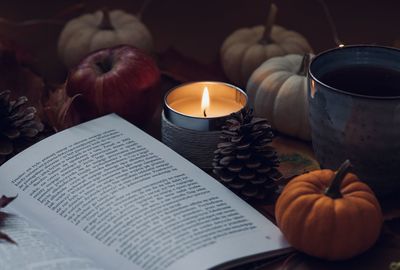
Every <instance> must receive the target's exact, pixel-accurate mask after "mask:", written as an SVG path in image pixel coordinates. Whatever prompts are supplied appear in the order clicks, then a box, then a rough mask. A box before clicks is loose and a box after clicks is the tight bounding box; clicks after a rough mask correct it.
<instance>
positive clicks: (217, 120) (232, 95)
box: [164, 82, 247, 131]
mask: <svg viewBox="0 0 400 270" xmlns="http://www.w3.org/2000/svg"><path fill="white" fill-rule="evenodd" d="M246 104H247V96H246V94H245V93H244V92H243V91H242V90H241V89H239V88H237V87H235V86H233V85H230V84H227V83H223V82H194V83H188V84H183V85H180V86H178V87H176V88H174V89H172V90H171V91H169V92H168V93H167V94H166V96H165V102H164V113H165V116H166V118H167V119H168V120H169V121H171V122H172V123H174V124H176V125H178V126H180V127H184V128H188V129H193V130H200V131H210V130H217V129H219V128H220V126H221V124H222V123H223V122H224V121H225V120H226V118H227V117H228V116H229V115H230V114H231V113H234V112H238V111H240V110H241V109H243V108H244V107H245V106H246Z"/></svg>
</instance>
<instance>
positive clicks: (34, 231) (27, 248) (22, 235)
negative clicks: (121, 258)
mask: <svg viewBox="0 0 400 270" xmlns="http://www.w3.org/2000/svg"><path fill="white" fill-rule="evenodd" d="M8 208H9V207H8ZM1 215H2V217H5V220H4V224H2V227H1V231H2V232H4V233H6V234H7V235H8V236H10V237H11V238H12V239H13V240H14V241H15V242H16V243H17V244H11V243H7V242H1V244H0V268H1V269H2V270H15V269H18V270H75V269H79V270H100V269H101V268H98V267H96V266H95V263H94V262H93V261H91V260H89V259H88V258H84V257H81V256H78V255H77V254H74V252H73V251H71V250H70V249H69V248H68V247H67V246H66V245H65V244H64V243H63V242H62V241H61V240H59V239H57V238H55V237H54V236H52V235H51V234H49V233H48V232H46V231H44V230H43V229H40V228H39V227H37V226H35V225H34V224H32V223H31V222H29V221H28V220H26V219H24V218H22V217H19V216H17V215H15V214H13V213H10V212H8V213H1Z"/></svg>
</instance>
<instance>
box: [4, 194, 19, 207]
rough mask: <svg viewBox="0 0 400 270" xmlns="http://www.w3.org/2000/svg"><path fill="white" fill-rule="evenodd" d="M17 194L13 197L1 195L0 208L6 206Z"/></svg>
mask: <svg viewBox="0 0 400 270" xmlns="http://www.w3.org/2000/svg"><path fill="white" fill-rule="evenodd" d="M15 198H17V196H15V197H7V196H4V195H3V196H1V198H0V208H3V207H6V206H7V205H8V204H9V203H10V202H12V201H13V200H14V199H15Z"/></svg>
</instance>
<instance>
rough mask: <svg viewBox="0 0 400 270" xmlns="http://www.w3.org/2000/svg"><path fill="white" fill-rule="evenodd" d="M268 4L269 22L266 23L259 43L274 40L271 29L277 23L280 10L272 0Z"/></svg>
mask: <svg viewBox="0 0 400 270" xmlns="http://www.w3.org/2000/svg"><path fill="white" fill-rule="evenodd" d="M268 6H269V11H268V17H267V22H266V23H265V28H264V32H263V35H262V37H261V39H260V41H259V43H261V44H268V43H270V42H272V38H271V31H272V27H273V26H274V23H275V19H276V13H277V12H278V7H277V6H276V5H275V4H274V3H272V0H270V1H269V5H268Z"/></svg>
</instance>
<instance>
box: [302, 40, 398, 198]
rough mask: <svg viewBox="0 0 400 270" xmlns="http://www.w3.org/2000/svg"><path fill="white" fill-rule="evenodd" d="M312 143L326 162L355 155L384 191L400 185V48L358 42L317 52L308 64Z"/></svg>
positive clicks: (359, 167)
mask: <svg viewBox="0 0 400 270" xmlns="http://www.w3.org/2000/svg"><path fill="white" fill-rule="evenodd" d="M308 75H309V79H308V83H309V89H308V101H309V106H310V125H311V135H312V144H313V149H314V151H315V154H316V157H317V160H318V161H319V162H320V164H321V167H323V168H330V169H337V168H338V167H339V165H340V164H341V163H342V162H343V161H344V160H346V159H350V161H351V163H352V164H353V166H354V172H355V173H356V174H357V175H358V176H359V178H360V179H361V180H363V181H364V182H366V183H367V184H368V185H369V186H370V187H371V188H372V189H373V190H374V192H375V193H376V194H377V195H378V196H380V197H382V196H385V195H387V194H389V193H391V192H394V191H396V190H400V50H398V49H395V48H389V47H382V46H371V45H357V46H345V47H341V48H335V49H332V50H329V51H326V52H323V53H321V54H319V55H318V56H316V57H315V58H314V59H313V60H312V62H311V64H310V67H309V74H308Z"/></svg>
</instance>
